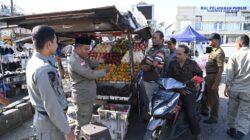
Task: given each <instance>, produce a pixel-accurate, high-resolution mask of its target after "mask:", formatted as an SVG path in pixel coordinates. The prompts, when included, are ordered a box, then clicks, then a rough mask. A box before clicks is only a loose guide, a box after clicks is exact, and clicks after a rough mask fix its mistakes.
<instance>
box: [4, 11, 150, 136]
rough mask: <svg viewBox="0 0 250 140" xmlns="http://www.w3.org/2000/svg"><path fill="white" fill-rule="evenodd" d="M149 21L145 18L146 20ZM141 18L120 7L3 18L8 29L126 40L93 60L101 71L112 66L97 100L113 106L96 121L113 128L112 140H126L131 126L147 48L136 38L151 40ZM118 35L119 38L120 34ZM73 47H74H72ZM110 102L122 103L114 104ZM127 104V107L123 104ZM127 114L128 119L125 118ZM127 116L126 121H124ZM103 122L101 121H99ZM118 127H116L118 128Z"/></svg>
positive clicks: (103, 47)
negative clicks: (48, 30) (46, 29)
mask: <svg viewBox="0 0 250 140" xmlns="http://www.w3.org/2000/svg"><path fill="white" fill-rule="evenodd" d="M144 18H145V17H144ZM138 19H140V18H138V17H134V16H133V13H132V12H127V13H123V14H121V13H120V12H119V11H118V10H117V9H116V7H114V6H108V7H102V8H94V9H86V10H77V11H67V12H55V13H47V14H38V15H29V16H20V17H9V18H2V19H0V22H5V23H6V25H7V26H12V25H18V26H19V27H22V28H27V29H32V28H33V27H34V26H36V25H43V24H45V25H49V26H51V27H52V28H54V29H55V31H56V32H57V33H58V36H59V37H66V38H71V41H68V42H74V41H72V40H73V39H74V38H75V37H77V36H81V35H83V34H89V35H97V34H100V33H102V34H103V35H106V36H107V35H111V36H112V35H113V36H118V34H121V35H122V36H125V38H126V39H117V40H116V41H115V42H113V43H106V44H105V43H102V44H97V45H96V46H95V47H94V48H93V51H92V52H91V53H90V58H91V59H94V60H97V61H99V62H100V63H101V64H100V66H99V68H98V69H101V68H103V67H105V65H106V64H111V65H112V69H111V71H110V73H108V74H107V76H105V77H103V78H99V79H97V86H98V88H97V94H98V95H97V99H99V100H105V101H107V102H109V103H106V104H103V105H102V106H101V107H100V108H99V109H98V113H97V115H96V118H97V119H96V121H99V122H102V123H104V124H106V125H109V124H111V126H110V127H109V128H110V132H111V133H113V132H114V131H113V130H115V129H117V130H119V131H115V132H114V133H113V135H114V136H113V137H112V139H123V138H124V136H125V134H126V129H127V125H128V116H129V111H130V108H131V105H130V104H129V100H130V98H131V97H132V92H133V90H134V81H135V75H136V74H137V73H138V71H139V62H140V61H141V59H142V58H143V53H142V51H143V49H144V48H143V46H142V45H141V44H140V42H133V41H132V35H133V34H139V35H146V36H141V37H142V38H143V39H148V38H149V37H150V32H149V28H148V27H146V26H145V25H146V24H147V22H146V19H144V20H143V21H145V22H144V23H143V24H141V23H140V20H138ZM117 33H118V34H117ZM70 45H72V44H70ZM110 101H115V102H116V103H117V102H118V103H120V104H119V105H113V104H110ZM124 102H126V104H122V103H124ZM112 103H114V102H112ZM103 112H105V113H104V114H106V115H108V114H111V115H112V114H113V115H116V117H103ZM124 114H125V115H124ZM124 116H125V117H124ZM98 118H99V119H98ZM113 124H114V125H115V127H114V125H113Z"/></svg>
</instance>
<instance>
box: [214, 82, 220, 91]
mask: <svg viewBox="0 0 250 140" xmlns="http://www.w3.org/2000/svg"><path fill="white" fill-rule="evenodd" d="M212 90H213V91H218V90H219V85H218V84H216V83H214V84H213V86H212Z"/></svg>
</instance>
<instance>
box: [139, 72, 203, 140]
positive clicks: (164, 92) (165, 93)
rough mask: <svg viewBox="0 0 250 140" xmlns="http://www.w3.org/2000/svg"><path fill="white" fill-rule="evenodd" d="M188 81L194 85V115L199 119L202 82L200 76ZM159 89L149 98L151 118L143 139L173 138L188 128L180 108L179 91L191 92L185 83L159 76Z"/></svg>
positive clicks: (168, 139) (163, 139) (167, 139)
mask: <svg viewBox="0 0 250 140" xmlns="http://www.w3.org/2000/svg"><path fill="white" fill-rule="evenodd" d="M188 82H194V83H195V85H196V88H198V89H196V91H198V92H197V93H196V112H197V114H196V117H197V119H198V120H200V119H201V116H200V109H201V99H202V92H203V91H204V82H203V79H202V78H201V77H198V76H195V77H194V78H192V80H190V81H188ZM156 83H157V84H158V85H159V90H158V91H157V92H155V93H154V94H153V97H152V100H151V108H152V109H151V116H152V117H151V119H150V121H149V123H148V126H147V131H146V133H145V135H144V140H173V139H176V138H178V137H179V136H181V135H183V134H184V133H185V132H187V130H189V123H188V121H187V117H186V115H185V113H184V111H183V109H182V103H181V100H180V91H185V93H187V94H194V93H191V91H190V90H188V88H187V87H186V84H187V83H182V82H179V81H176V80H175V79H173V78H161V79H160V80H158V81H157V82H156Z"/></svg>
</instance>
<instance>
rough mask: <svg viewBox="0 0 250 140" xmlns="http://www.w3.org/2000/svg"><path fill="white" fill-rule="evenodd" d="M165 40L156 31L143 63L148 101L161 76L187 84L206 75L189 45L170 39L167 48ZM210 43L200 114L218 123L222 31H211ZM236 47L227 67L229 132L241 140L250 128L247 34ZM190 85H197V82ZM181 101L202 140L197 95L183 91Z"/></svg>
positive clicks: (231, 135)
mask: <svg viewBox="0 0 250 140" xmlns="http://www.w3.org/2000/svg"><path fill="white" fill-rule="evenodd" d="M163 41H164V40H163V34H162V32H160V31H156V32H155V33H154V34H153V47H152V48H151V49H150V50H149V51H148V53H147V55H146V57H145V59H144V60H143V62H142V70H143V72H144V74H143V86H144V88H145V93H146V94H147V97H148V101H149V102H150V101H151V99H152V94H153V93H154V91H155V90H156V89H157V85H156V84H155V82H154V81H155V80H156V79H158V78H159V77H171V78H174V79H176V80H178V81H180V82H184V83H185V82H187V81H189V80H190V79H192V77H193V76H195V75H198V76H203V74H202V71H201V69H200V68H199V66H198V65H197V63H196V62H195V61H193V60H191V58H190V57H189V53H190V50H189V48H188V47H187V46H186V45H182V44H181V45H178V47H176V40H175V39H174V38H171V39H170V40H169V41H168V45H167V46H168V48H167V49H168V50H170V51H166V50H165V49H166V48H164V45H163ZM208 42H209V46H211V48H212V49H211V51H210V52H209V56H208V62H207V63H206V67H205V72H206V74H205V75H206V76H205V77H204V79H205V83H206V84H205V91H204V94H203V98H202V109H201V114H202V115H203V116H206V117H209V119H207V120H204V121H203V123H206V124H217V123H218V119H219V92H218V91H219V85H220V82H221V77H222V73H223V71H224V63H225V54H224V51H223V50H222V48H220V43H221V37H220V35H219V34H217V33H212V34H211V35H210V36H209V38H208ZM236 48H237V52H235V54H234V55H233V56H231V58H230V59H229V62H228V64H227V68H226V71H227V74H226V79H227V80H226V89H225V96H226V97H229V103H228V113H227V122H228V127H229V129H228V130H227V132H226V133H227V134H228V135H229V136H230V137H231V138H233V139H235V140H241V139H242V138H243V137H244V136H245V135H246V134H247V133H248V131H249V121H250V120H249V119H250V117H249V114H250V112H249V111H250V108H249V104H250V102H249V99H250V98H249V95H250V94H249V93H248V90H249V82H250V74H249V71H250V59H249V58H250V52H249V49H250V47H249V37H248V36H247V35H242V36H240V37H238V38H237V40H236ZM160 52H161V53H162V54H166V55H164V57H163V58H161V60H162V62H159V61H158V59H157V58H158V57H159V54H160ZM166 52H170V53H166ZM149 60H151V61H149ZM164 60H166V61H164ZM156 62H158V63H156ZM159 64H164V67H159ZM187 86H189V87H190V88H194V85H187ZM181 100H182V102H183V106H184V111H185V113H186V114H187V117H188V120H189V123H190V130H191V132H192V134H193V135H195V136H196V140H201V139H202V135H201V133H200V125H199V122H198V120H197V119H196V118H195V114H196V110H195V106H196V104H195V94H185V93H181ZM144 103H145V102H144ZM146 103H147V102H146ZM237 115H238V116H239V117H238V120H236V118H237ZM144 116H147V115H144ZM145 119H146V118H145Z"/></svg>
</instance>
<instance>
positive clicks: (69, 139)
mask: <svg viewBox="0 0 250 140" xmlns="http://www.w3.org/2000/svg"><path fill="white" fill-rule="evenodd" d="M65 139H66V140H75V139H76V137H75V135H74V133H73V132H70V133H69V134H67V135H65Z"/></svg>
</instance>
